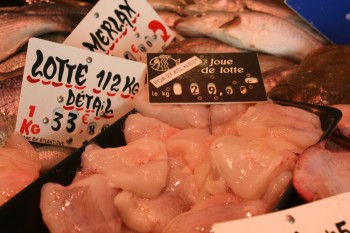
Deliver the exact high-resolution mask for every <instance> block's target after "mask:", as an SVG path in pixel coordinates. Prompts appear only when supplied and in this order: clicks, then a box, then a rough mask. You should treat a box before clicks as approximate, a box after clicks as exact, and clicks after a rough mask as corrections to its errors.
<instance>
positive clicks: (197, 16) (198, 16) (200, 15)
mask: <svg viewBox="0 0 350 233" xmlns="http://www.w3.org/2000/svg"><path fill="white" fill-rule="evenodd" d="M203 15H204V14H203V13H199V14H194V15H193V18H201V17H203Z"/></svg>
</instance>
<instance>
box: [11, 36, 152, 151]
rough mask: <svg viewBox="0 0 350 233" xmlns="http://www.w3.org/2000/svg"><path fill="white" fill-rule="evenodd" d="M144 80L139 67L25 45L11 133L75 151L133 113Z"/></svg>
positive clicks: (53, 46)
mask: <svg viewBox="0 0 350 233" xmlns="http://www.w3.org/2000/svg"><path fill="white" fill-rule="evenodd" d="M145 76H146V65H145V64H144V63H140V62H135V61H129V60H126V59H122V58H116V57H112V56H105V55H103V54H100V53H94V52H90V51H87V50H83V49H78V48H74V47H70V46H66V45H61V44H57V43H53V42H49V41H45V40H40V39H35V38H33V39H30V41H29V45H28V50H27V57H26V63H25V69H24V74H23V82H22V89H21V96H20V104H19V111H18V117H17V124H16V130H17V131H18V132H20V133H21V134H22V135H23V136H25V137H26V138H27V139H28V140H29V141H32V142H38V143H45V144H53V145H59V146H66V147H74V148H78V147H80V146H81V145H82V143H83V142H84V141H86V140H89V139H91V138H92V137H94V136H96V135H97V134H98V133H100V132H101V131H103V130H104V129H105V128H106V127H108V126H109V125H110V124H112V123H113V122H115V121H116V120H117V119H119V118H120V117H122V116H123V115H125V114H126V113H127V112H129V111H130V110H131V109H133V104H132V99H133V97H134V95H135V94H136V93H137V92H138V91H139V89H141V88H142V87H143V86H144V82H145Z"/></svg>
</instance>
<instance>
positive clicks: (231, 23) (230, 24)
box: [219, 15, 241, 29]
mask: <svg viewBox="0 0 350 233" xmlns="http://www.w3.org/2000/svg"><path fill="white" fill-rule="evenodd" d="M239 24H241V17H239V16H238V15H236V16H235V17H234V18H233V19H231V20H229V21H227V22H226V23H224V24H222V25H221V26H220V27H219V28H220V29H225V28H228V27H235V26H238V25H239Z"/></svg>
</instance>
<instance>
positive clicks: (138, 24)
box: [64, 0, 174, 62]
mask: <svg viewBox="0 0 350 233" xmlns="http://www.w3.org/2000/svg"><path fill="white" fill-rule="evenodd" d="M173 38H174V35H173V33H172V31H171V30H170V28H169V27H168V26H167V25H166V24H165V23H164V22H163V20H162V19H161V18H160V16H159V15H158V14H157V13H156V11H155V10H154V9H153V8H152V7H151V6H150V5H149V4H148V2H147V1H146V0H100V1H98V2H97V4H96V5H95V6H94V7H93V8H92V9H91V11H90V12H89V13H88V14H87V15H86V16H85V18H84V19H83V20H82V21H81V22H80V23H79V25H78V26H77V27H76V28H75V29H74V31H73V32H72V33H71V34H70V35H69V36H68V37H67V39H66V40H65V41H64V44H67V45H71V46H74V47H78V48H84V49H88V50H90V51H94V52H99V53H103V54H107V55H113V56H117V57H123V58H127V59H129V60H136V61H141V62H146V53H149V52H161V51H163V49H164V48H165V47H166V46H167V45H168V44H170V42H171V41H172V39H173Z"/></svg>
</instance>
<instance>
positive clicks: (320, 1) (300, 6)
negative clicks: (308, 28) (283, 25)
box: [285, 0, 350, 44]
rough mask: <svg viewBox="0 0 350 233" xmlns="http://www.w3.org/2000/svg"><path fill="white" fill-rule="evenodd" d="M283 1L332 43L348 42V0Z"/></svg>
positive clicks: (349, 10)
mask: <svg viewBox="0 0 350 233" xmlns="http://www.w3.org/2000/svg"><path fill="white" fill-rule="evenodd" d="M285 3H286V4H287V5H288V6H289V7H290V8H291V9H292V10H294V11H295V12H296V13H297V14H299V15H300V16H301V17H302V18H304V19H305V20H306V21H307V22H308V23H309V24H310V25H312V26H313V27H314V28H315V29H317V30H318V31H319V32H320V33H322V34H323V35H324V36H325V37H326V38H328V40H330V41H331V42H333V43H334V44H348V43H350V1H349V0H336V1H334V0H308V1H305V0H285Z"/></svg>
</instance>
